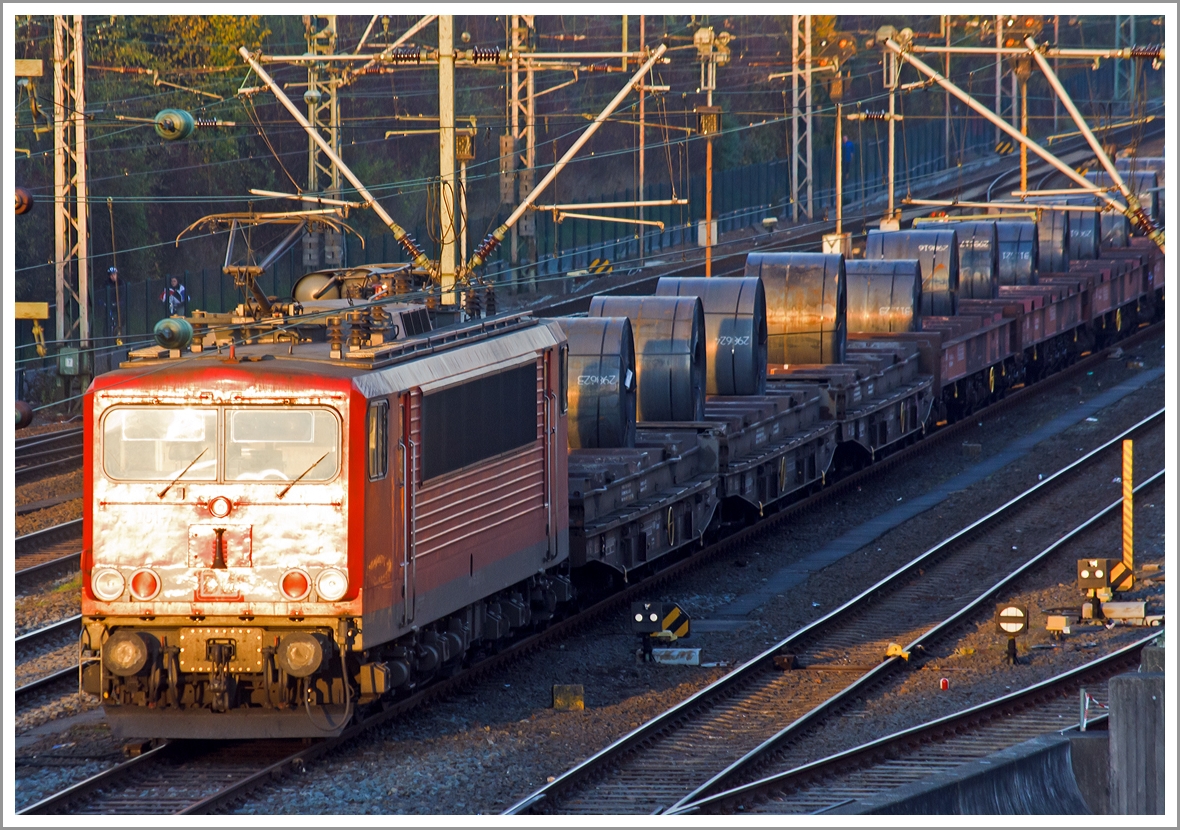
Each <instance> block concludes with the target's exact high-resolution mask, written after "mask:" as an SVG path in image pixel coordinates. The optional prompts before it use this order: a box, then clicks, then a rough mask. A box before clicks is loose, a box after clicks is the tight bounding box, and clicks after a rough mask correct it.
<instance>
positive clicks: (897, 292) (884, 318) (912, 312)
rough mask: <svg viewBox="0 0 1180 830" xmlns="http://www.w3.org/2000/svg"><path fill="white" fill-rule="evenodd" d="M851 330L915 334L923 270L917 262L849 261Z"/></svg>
mask: <svg viewBox="0 0 1180 830" xmlns="http://www.w3.org/2000/svg"><path fill="white" fill-rule="evenodd" d="M844 269H845V271H846V272H847V274H848V288H847V291H848V330H849V331H850V332H856V333H860V332H870V331H885V332H897V331H914V330H915V329H916V328H917V325H918V307H919V306H920V304H921V297H922V267H921V265H919V264H918V260H916V259H849V260H846V261H845V262H844Z"/></svg>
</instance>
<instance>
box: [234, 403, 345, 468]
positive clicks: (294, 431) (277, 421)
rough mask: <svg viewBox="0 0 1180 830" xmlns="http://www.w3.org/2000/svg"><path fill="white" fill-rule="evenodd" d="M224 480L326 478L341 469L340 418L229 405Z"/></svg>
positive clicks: (318, 412) (325, 412)
mask: <svg viewBox="0 0 1180 830" xmlns="http://www.w3.org/2000/svg"><path fill="white" fill-rule="evenodd" d="M225 415H226V425H225V433H226V441H225V445H226V446H225V449H226V452H225V477H226V479H227V480H229V481H295V480H299V481H301V482H313V481H329V480H330V479H332V478H335V476H336V472H337V470H338V469H339V467H340V452H339V446H340V422H339V421H338V420H337V418H336V416H335V415H334V414H333V413H332V412H331V411H329V410H327V409H310V408H309V409H272V408H269V407H267V408H263V407H259V408H257V409H230V410H227V411H226V413H225Z"/></svg>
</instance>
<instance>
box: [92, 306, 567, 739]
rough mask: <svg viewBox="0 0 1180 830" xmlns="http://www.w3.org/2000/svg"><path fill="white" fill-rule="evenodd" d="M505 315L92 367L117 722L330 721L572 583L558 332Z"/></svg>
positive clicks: (210, 730) (100, 639)
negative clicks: (360, 345)
mask: <svg viewBox="0 0 1180 830" xmlns="http://www.w3.org/2000/svg"><path fill="white" fill-rule="evenodd" d="M526 323H527V324H526ZM474 328H476V329H478V328H480V327H479V326H476V327H474ZM518 329H519V331H517V332H515V333H514V334H513V333H510V334H508V335H506V336H502V337H500V338H498V339H496V338H488V337H487V335H486V333H485V334H484V337H482V338H476V337H471V338H469V341H470V342H467V343H464V338H463V337H462V336H459V337H455V336H454V335H452V336H451V338H450V340H449V341H448V342H447V343H440V344H439V346H438V347H437V348H436V349H435V350H434V351H435V352H436V353H433V354H432V353H431V351H430V350H425V351H426V354H424V355H418V354H416V351H418V350H416V349H414V348H410V347H404V344H403V345H402V346H397V345H396V344H394V345H390V346H387V347H386V348H384V350H383V353H384V354H385V357H386V359H385V360H384V361H382V360H372V359H371V357H372V356H371V355H369V356H368V357H369V359H368V361H367V362H366V359H364V358H361V357H358V358H357V359H354V360H347V359H346V360H340V359H336V360H333V359H332V358H331V357H330V356H329V354H328V352H327V344H317V343H307V344H304V345H300V346H298V347H296V348H294V349H289V348H288V347H287V346H286V345H283V346H279V345H277V344H273V343H271V344H267V343H263V344H256V345H252V346H247V347H242V346H239V347H237V349H236V354H235V355H234V356H232V357H225V356H222V355H220V354H210V353H208V352H206V353H204V354H200V355H196V354H193V355H185V356H184V357H182V358H180V359H176V357H175V356H172V357H168V356H167V353H166V352H160V354H159V359H141V360H134V359H133V360H132V361H130V362H129V363H126V364H124V368H122V369H120V370H119V371H116V372H111V373H109V374H106V375H102V376H99V377H98V378H97V379H96V380H95V382H94V384H93V385H92V387H91V389H90V390H89V391H88V393H87V401H86V407H85V418H86V441H87V445H86V448H85V449H86V459H87V461H86V466H85V471H84V490H85V493H84V496H85V502H86V504H87V505H88V510H87V511H86V514H85V520H84V530H83V532H84V543H83V546H84V547H83V553H82V570H83V599H82V614H83V619H84V626H85V633H84V638H83V658H82V659H83V688H84V689H85V690H86V691H88V692H91V693H93V694H97V695H100V696H101V698H102V700H103V704H104V707H105V709H106V713H107V716H108V719H109V721H110V722H111V726H112V729H113V730H114V731H115V733H116V734H117V735H120V736H139V737H263V736H292V735H317V734H328V733H333V732H338V731H339V730H340V729H342V728H343V727H344V726H345V725H346V723H347V722H348V721H349V720H350V718H351V716H352V714H353V713H354V712H356V711H357V707H358V706H364V705H366V704H368V703H372V702H374V701H376V700H378V699H379V698H381V697H382V696H389V695H392V694H396V693H397V692H398V691H399V690H403V691H404V690H408V689H411V688H413V687H414V686H415V685H417V684H419V683H421V682H423V681H424V680H426V679H429V677H431V676H433V675H434V674H436V673H438V672H439V671H446V670H447V669H448V668H451V667H457V666H458V664H459V663H460V662H461V661H462V660H463V658H464V656H465V654H466V653H467V652H468V651H469V650H470V649H471V648H472V647H473V646H476V645H479V644H481V643H486V642H488V641H490V640H494V639H499V638H502V637H505V636H507V635H508V634H509V633H510V632H511V631H512V630H513V629H515V628H519V627H521V626H523V625H526V624H528V623H529V622H535V621H537V620H539V619H543V618H544V616H545V614H546V613H547V612H551V611H552V608H553V606H554V605H555V602H556V601H559V600H561V599H568V598H569V594H570V590H569V580H568V576H567V575H565V574H564V572H563V570H564V568H565V566H566V563H565V560H566V558H567V556H568V531H567V529H566V527H567V525H568V521H567V516H566V511H565V505H566V496H565V485H564V480H565V476H566V473H565V463H564V459H565V453H564V447H565V440H566V439H565V427H564V404H560V403H559V394H558V393H559V391H560V390H561V388H562V387H561V384H562V383H563V382H564V378H563V373H561V372H559V371H558V365H559V363H560V361H562V360H564V349H565V347H564V343H563V342H561V341H560V340H559V339H558V337H559V335H555V332H554V329H555V327H552V328H551V327H549V326H545V325H537V324H536V323H535V322H534V321H531V320H529V321H525V322H521V323H520V325H519V326H518ZM427 339H428V338H427ZM489 340H491V344H490V343H489ZM492 344H495V347H493V345H492ZM148 351H149V352H153V351H154V350H148ZM300 351H302V352H303V354H300ZM320 352H323V354H320ZM133 357H135V355H133ZM505 358H507V359H505ZM562 365H563V364H562ZM481 404H482V405H483V406H486V405H488V404H493V405H502V406H504V407H505V411H503V412H502V413H501V415H502V416H503V417H502V418H500V419H497V418H496V415H495V414H494V413H486V412H482V411H478V409H479V407H480V406H481ZM473 408H474V409H475V410H476V411H474V413H473V411H472V410H473ZM473 414H474V416H475V417H474V418H473V417H472V415H473ZM489 416H490V419H489ZM484 421H486V422H487V423H490V424H493V425H496V426H494V427H492V428H488V429H484V430H482V432H481V430H480V429H479V428H478V427H475V426H473V424H478V423H479V422H484ZM559 449H560V451H558V450H559ZM504 516H509V517H510V518H512V519H513V521H511V522H507V523H505V522H503V521H502V519H503V517H504Z"/></svg>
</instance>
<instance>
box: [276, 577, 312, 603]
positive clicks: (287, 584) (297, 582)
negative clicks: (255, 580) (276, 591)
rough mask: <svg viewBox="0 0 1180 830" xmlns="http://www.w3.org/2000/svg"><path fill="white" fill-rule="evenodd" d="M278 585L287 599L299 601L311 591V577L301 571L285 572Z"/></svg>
mask: <svg viewBox="0 0 1180 830" xmlns="http://www.w3.org/2000/svg"><path fill="white" fill-rule="evenodd" d="M279 585H280V587H281V588H282V589H283V594H285V595H286V597H287V598H288V599H294V600H299V599H303V598H304V597H305V596H307V592H308V591H310V590H311V577H309V576H308V575H307V574H305V573H304V572H303V571H287V572H286V573H285V574H283V581H282V582H281V583H279Z"/></svg>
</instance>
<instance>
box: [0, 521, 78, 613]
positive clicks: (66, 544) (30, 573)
mask: <svg viewBox="0 0 1180 830" xmlns="http://www.w3.org/2000/svg"><path fill="white" fill-rule="evenodd" d="M15 552H16V563H15V573H14V577H15V580H16V592H17V594H18V595H19V594H21V593H24V592H27V591H28V590H30V589H32V588H36V587H37V586H39V585H42V584H44V583H45V582H48V581H50V580H53V579H57V578H59V577H61V576H64V575H66V574H68V573H71V572H75V571H77V570H78V567H79V564H80V562H81V558H82V520H81V519H74V520H72V521H69V522H63V523H61V524H57V525H54V526H53V527H47V528H45V529H44V530H38V531H36V532H35V533H27V534H25V535H24V536H18V537H16V545H15Z"/></svg>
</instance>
